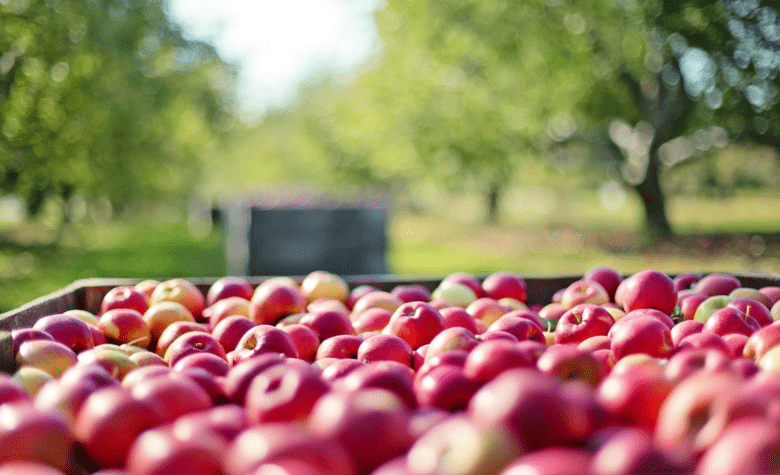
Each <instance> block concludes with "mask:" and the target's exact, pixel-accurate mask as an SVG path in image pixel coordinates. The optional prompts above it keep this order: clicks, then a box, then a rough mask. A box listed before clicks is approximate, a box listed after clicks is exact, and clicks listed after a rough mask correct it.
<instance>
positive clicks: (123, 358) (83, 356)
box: [76, 344, 138, 381]
mask: <svg viewBox="0 0 780 475" xmlns="http://www.w3.org/2000/svg"><path fill="white" fill-rule="evenodd" d="M76 365H77V366H87V365H99V366H102V367H103V369H105V370H106V371H108V373H109V374H110V375H111V376H112V377H113V378H114V379H116V380H117V381H121V380H122V378H124V377H125V375H126V374H127V373H128V372H130V371H132V370H134V369H135V368H137V367H138V364H137V363H136V362H134V361H132V360H131V359H130V353H129V352H128V351H127V350H125V349H122V348H121V347H119V346H115V345H110V344H105V345H101V346H99V347H96V348H91V349H89V350H84V351H82V352H81V353H79V354H78V363H76Z"/></svg>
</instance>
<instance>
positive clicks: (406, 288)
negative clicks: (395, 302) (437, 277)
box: [390, 284, 431, 303]
mask: <svg viewBox="0 0 780 475" xmlns="http://www.w3.org/2000/svg"><path fill="white" fill-rule="evenodd" d="M390 293H391V294H393V295H395V296H396V297H398V298H399V299H401V301H402V302H404V303H408V302H429V301H430V300H431V291H430V290H428V289H427V288H425V287H423V286H422V285H417V284H409V285H402V284H399V285H396V286H395V287H393V290H391V291H390Z"/></svg>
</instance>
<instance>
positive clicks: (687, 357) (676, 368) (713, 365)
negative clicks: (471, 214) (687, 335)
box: [663, 347, 731, 385]
mask: <svg viewBox="0 0 780 475" xmlns="http://www.w3.org/2000/svg"><path fill="white" fill-rule="evenodd" d="M730 363H731V359H730V358H729V357H728V356H726V355H725V354H724V353H723V352H722V351H719V350H715V349H713V348H706V347H705V348H690V349H687V350H685V351H678V352H676V353H675V354H674V355H672V356H671V357H670V358H669V361H668V362H667V363H666V364H665V365H664V369H663V371H664V375H665V376H666V377H667V378H669V380H670V381H672V382H674V384H675V385H676V384H679V382H680V381H682V380H683V379H685V378H687V377H689V376H691V375H692V374H694V373H697V372H699V371H709V372H716V371H724V370H727V369H728V368H729V366H730Z"/></svg>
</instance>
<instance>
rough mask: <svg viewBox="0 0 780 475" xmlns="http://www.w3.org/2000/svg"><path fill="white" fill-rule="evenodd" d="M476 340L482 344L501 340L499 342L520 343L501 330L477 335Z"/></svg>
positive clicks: (511, 335)
mask: <svg viewBox="0 0 780 475" xmlns="http://www.w3.org/2000/svg"><path fill="white" fill-rule="evenodd" d="M477 340H479V341H482V342H485V341H495V340H501V341H508V342H511V343H517V342H518V341H520V340H518V339H517V337H516V336H514V335H513V334H511V333H509V332H507V331H503V330H491V331H486V332H484V333H481V334H479V335H477ZM523 341H534V342H535V343H539V342H538V341H537V340H523ZM543 345H544V344H543Z"/></svg>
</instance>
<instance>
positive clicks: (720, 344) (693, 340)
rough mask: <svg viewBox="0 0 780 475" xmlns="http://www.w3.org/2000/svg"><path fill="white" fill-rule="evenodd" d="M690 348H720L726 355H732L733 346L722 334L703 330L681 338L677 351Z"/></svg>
mask: <svg viewBox="0 0 780 475" xmlns="http://www.w3.org/2000/svg"><path fill="white" fill-rule="evenodd" d="M690 348H710V349H713V350H718V351H720V352H722V353H723V354H724V355H726V356H728V357H731V348H730V347H729V344H728V343H726V340H724V339H723V337H722V336H720V335H717V334H715V333H708V332H704V331H701V332H699V333H694V334H692V335H688V336H686V337H685V338H683V339H682V340H680V343H679V344H678V345H677V348H676V351H682V350H687V349H690Z"/></svg>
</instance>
